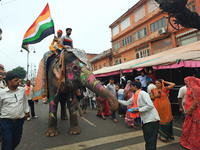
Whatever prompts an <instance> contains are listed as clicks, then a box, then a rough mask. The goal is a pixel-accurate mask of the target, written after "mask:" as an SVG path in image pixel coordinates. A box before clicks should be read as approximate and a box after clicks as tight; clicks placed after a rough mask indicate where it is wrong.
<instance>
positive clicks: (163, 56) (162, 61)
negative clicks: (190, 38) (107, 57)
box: [93, 41, 200, 77]
mask: <svg viewBox="0 0 200 150" xmlns="http://www.w3.org/2000/svg"><path fill="white" fill-rule="evenodd" d="M150 66H152V67H154V68H155V69H172V68H180V67H190V68H193V67H200V41H198V42H195V43H191V44H188V45H185V46H181V47H176V48H172V49H169V50H166V51H163V52H160V53H157V54H154V55H151V56H148V57H144V58H140V59H135V60H132V61H128V62H125V63H122V64H119V65H115V66H111V67H104V68H102V69H100V70H97V71H94V72H93V73H94V75H95V77H103V76H110V75H115V74H119V73H120V70H122V72H124V73H128V72H132V70H133V69H138V70H141V69H142V68H144V67H150Z"/></svg>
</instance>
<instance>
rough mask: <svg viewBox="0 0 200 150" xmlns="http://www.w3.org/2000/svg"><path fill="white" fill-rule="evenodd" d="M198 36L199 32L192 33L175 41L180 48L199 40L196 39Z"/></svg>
mask: <svg viewBox="0 0 200 150" xmlns="http://www.w3.org/2000/svg"><path fill="white" fill-rule="evenodd" d="M199 34H200V32H197V33H192V34H189V35H186V36H183V37H180V38H178V39H177V43H178V45H179V46H182V45H187V44H190V43H193V42H196V41H198V40H199V38H198V36H199Z"/></svg>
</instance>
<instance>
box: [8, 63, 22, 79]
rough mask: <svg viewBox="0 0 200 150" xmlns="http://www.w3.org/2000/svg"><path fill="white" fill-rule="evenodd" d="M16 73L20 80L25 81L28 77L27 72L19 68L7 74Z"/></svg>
mask: <svg viewBox="0 0 200 150" xmlns="http://www.w3.org/2000/svg"><path fill="white" fill-rule="evenodd" d="M10 72H12V73H15V74H17V75H18V76H19V78H20V79H24V78H25V77H26V71H25V69H24V68H23V67H20V66H19V67H17V68H14V69H13V70H11V71H8V72H7V73H10Z"/></svg>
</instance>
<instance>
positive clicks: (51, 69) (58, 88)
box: [46, 51, 118, 136]
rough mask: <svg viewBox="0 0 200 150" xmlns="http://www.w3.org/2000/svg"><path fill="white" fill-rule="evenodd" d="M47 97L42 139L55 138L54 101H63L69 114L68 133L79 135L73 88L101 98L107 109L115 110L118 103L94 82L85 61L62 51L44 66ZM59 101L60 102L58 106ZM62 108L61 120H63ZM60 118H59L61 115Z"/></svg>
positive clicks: (56, 104) (55, 114)
mask: <svg viewBox="0 0 200 150" xmlns="http://www.w3.org/2000/svg"><path fill="white" fill-rule="evenodd" d="M47 74H48V76H47V80H48V82H47V83H48V98H49V99H51V101H50V102H49V119H48V128H47V130H46V136H55V135H58V129H57V106H58V101H59V100H60V101H61V105H64V104H65V102H67V107H68V110H69V114H70V130H69V133H70V134H79V133H80V132H81V129H80V127H79V124H78V120H77V106H76V104H77V103H76V100H77V99H76V94H75V91H76V90H77V89H81V88H82V87H87V88H88V89H90V90H91V91H93V92H94V93H96V95H98V96H101V97H103V98H105V99H106V100H107V101H108V104H109V108H110V109H111V110H117V109H118V101H117V99H116V97H115V96H113V95H112V93H110V92H109V91H107V90H106V89H105V88H104V87H103V86H102V85H101V83H100V82H98V81H97V80H96V79H95V77H94V75H93V73H92V72H91V71H89V69H87V65H86V62H83V61H82V60H81V59H80V58H78V57H77V55H75V54H74V52H70V51H65V52H63V53H62V54H61V56H60V58H55V59H54V60H52V61H51V62H50V63H49V64H48V72H47ZM62 101H63V103H62ZM64 107H65V105H64V106H63V108H61V111H62V109H63V112H62V113H63V117H65V113H66V112H65V108H64ZM61 117H62V115H61Z"/></svg>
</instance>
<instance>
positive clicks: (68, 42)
mask: <svg viewBox="0 0 200 150" xmlns="http://www.w3.org/2000/svg"><path fill="white" fill-rule="evenodd" d="M71 32H72V29H71V28H67V29H66V36H62V37H61V41H60V45H61V46H62V47H63V48H64V49H71V48H74V47H73V41H72V39H71V38H70V37H69V36H70V35H71Z"/></svg>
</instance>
